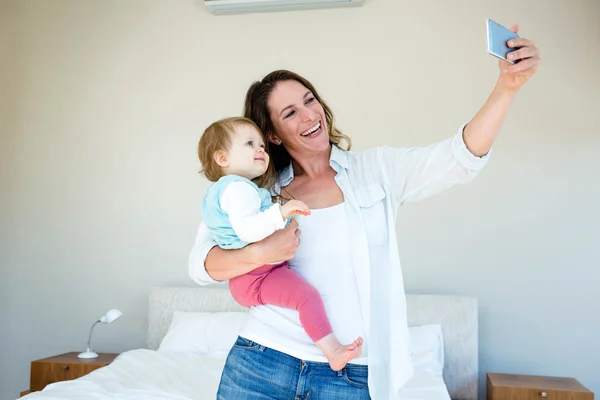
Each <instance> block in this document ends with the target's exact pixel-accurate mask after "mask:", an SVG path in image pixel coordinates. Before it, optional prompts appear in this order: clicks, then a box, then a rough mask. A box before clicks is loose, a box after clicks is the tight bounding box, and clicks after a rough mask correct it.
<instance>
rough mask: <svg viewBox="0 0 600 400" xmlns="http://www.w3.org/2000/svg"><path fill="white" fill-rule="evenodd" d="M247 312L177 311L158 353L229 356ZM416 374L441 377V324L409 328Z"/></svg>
mask: <svg viewBox="0 0 600 400" xmlns="http://www.w3.org/2000/svg"><path fill="white" fill-rule="evenodd" d="M247 318H248V313H246V312H237V311H228V312H214V313H211V312H187V311H175V313H174V314H173V321H172V322H171V326H170V327H169V330H168V331H167V334H166V335H165V337H164V339H163V340H162V342H161V344H160V346H159V348H158V351H160V352H165V353H186V354H215V353H228V352H229V350H231V347H232V346H233V344H234V343H235V341H236V339H237V337H238V335H239V332H240V331H241V330H242V327H243V326H244V324H245V323H246V320H247ZM409 333H410V336H411V338H410V350H411V351H412V353H413V357H412V363H413V366H414V368H415V371H423V372H427V373H433V374H436V375H440V376H441V375H442V373H443V370H444V340H443V337H442V327H441V325H439V324H430V325H420V326H411V327H409Z"/></svg>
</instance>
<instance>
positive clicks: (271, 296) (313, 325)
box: [259, 265, 363, 371]
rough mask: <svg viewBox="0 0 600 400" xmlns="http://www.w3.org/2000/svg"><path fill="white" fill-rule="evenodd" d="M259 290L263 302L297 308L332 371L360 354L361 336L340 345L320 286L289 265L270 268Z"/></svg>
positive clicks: (305, 326) (340, 367) (301, 320)
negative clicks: (330, 321)
mask: <svg viewBox="0 0 600 400" xmlns="http://www.w3.org/2000/svg"><path fill="white" fill-rule="evenodd" d="M259 292H260V301H261V303H263V304H273V305H276V306H281V307H286V308H292V309H295V310H297V311H298V313H299V317H300V323H301V324H302V327H303V328H304V330H305V331H306V333H307V334H308V336H310V338H311V339H312V341H313V342H315V344H316V345H317V347H318V348H319V349H320V350H321V351H322V352H323V354H324V355H325V356H326V357H327V359H328V360H329V364H330V365H331V368H332V369H333V370H336V371H337V370H340V369H342V368H344V366H345V365H346V363H347V362H348V361H350V360H352V359H354V358H356V357H358V356H360V354H361V352H362V344H363V339H362V338H360V337H359V338H357V339H356V340H355V341H354V342H353V343H351V344H350V345H348V346H344V345H342V344H340V342H339V341H338V340H337V338H336V337H335V335H333V330H332V328H331V324H330V323H329V319H328V318H327V314H326V312H325V307H324V306H323V300H322V299H321V295H320V294H319V292H318V291H317V289H315V288H314V287H313V286H312V285H311V284H309V283H308V282H307V281H306V280H304V279H303V278H302V277H301V276H300V275H298V274H297V273H296V272H294V271H292V270H291V269H290V268H289V267H288V266H287V265H284V266H282V267H279V268H276V269H274V270H272V271H270V272H269V273H268V274H267V276H265V278H264V280H263V281H262V284H261V286H260V290H259Z"/></svg>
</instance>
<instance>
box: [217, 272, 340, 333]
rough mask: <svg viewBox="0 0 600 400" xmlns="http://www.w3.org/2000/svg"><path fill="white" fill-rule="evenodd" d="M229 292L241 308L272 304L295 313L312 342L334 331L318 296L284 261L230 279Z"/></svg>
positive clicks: (315, 290)
mask: <svg viewBox="0 0 600 400" xmlns="http://www.w3.org/2000/svg"><path fill="white" fill-rule="evenodd" d="M229 290H230V291H231V294H232V296H233V298H234V299H235V300H236V301H237V302H238V303H239V304H241V305H242V306H244V307H250V306H255V305H262V304H272V305H275V306H280V307H285V308H291V309H295V310H297V311H298V313H299V316H300V323H301V324H302V327H303V328H304V330H305V331H306V333H307V334H308V336H310V338H311V339H312V341H313V342H316V341H318V340H320V339H322V338H323V337H325V336H326V335H328V334H330V333H332V332H333V330H332V328H331V324H330V323H329V319H328V318H327V314H326V313H325V307H324V306H323V300H322V299H321V295H320V294H319V292H318V291H317V289H315V288H314V287H313V286H312V285H311V284H310V283H308V282H307V281H305V280H304V279H303V278H302V277H301V276H300V275H298V274H297V273H296V272H294V271H292V270H291V269H290V266H289V264H288V263H287V261H286V262H283V263H281V264H276V265H263V266H262V267H259V268H257V269H255V270H254V271H252V272H249V273H247V274H245V275H241V276H238V277H237V278H233V279H231V280H230V281H229Z"/></svg>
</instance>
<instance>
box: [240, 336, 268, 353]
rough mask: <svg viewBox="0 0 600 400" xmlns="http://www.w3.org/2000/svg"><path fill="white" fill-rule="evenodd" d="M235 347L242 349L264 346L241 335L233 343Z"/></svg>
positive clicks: (254, 348)
mask: <svg viewBox="0 0 600 400" xmlns="http://www.w3.org/2000/svg"><path fill="white" fill-rule="evenodd" d="M233 347H235V348H236V349H240V350H259V349H260V348H261V347H262V346H261V345H260V344H258V343H256V342H253V341H252V340H248V339H246V338H243V337H241V336H238V338H237V340H236V341H235V343H234V344H233Z"/></svg>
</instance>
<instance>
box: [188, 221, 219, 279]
mask: <svg viewBox="0 0 600 400" xmlns="http://www.w3.org/2000/svg"><path fill="white" fill-rule="evenodd" d="M216 245H217V243H216V242H215V241H214V240H212V239H211V236H210V230H209V229H208V227H207V226H206V224H205V223H204V222H201V223H200V226H199V227H198V232H197V233H196V242H195V243H194V247H193V248H192V251H191V252H190V255H189V258H188V274H189V275H190V278H191V279H192V280H193V281H194V282H196V283H198V284H199V285H203V286H204V285H210V284H214V283H222V282H223V281H216V280H214V279H213V278H211V276H210V275H209V274H208V272H207V271H206V267H205V261H206V257H207V256H208V253H209V252H210V250H211V249H212V248H213V247H215V246H216Z"/></svg>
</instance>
